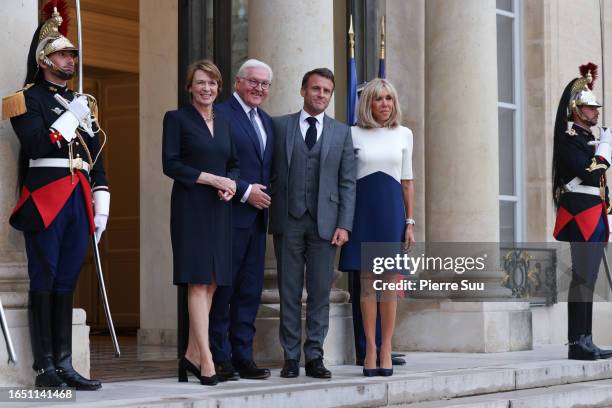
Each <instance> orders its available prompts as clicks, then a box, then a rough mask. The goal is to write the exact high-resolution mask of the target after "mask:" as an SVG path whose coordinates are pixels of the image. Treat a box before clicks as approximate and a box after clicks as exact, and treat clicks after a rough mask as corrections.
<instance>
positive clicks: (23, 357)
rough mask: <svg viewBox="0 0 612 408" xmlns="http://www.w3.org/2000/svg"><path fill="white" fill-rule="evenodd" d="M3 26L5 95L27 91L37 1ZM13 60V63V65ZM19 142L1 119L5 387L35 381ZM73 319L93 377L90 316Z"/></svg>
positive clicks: (84, 365)
mask: <svg viewBox="0 0 612 408" xmlns="http://www.w3.org/2000/svg"><path fill="white" fill-rule="evenodd" d="M3 7H4V9H3V12H2V14H1V15H0V25H2V27H3V28H4V30H5V32H6V36H5V38H4V41H3V47H4V50H3V55H4V56H5V57H6V58H4V61H5V62H4V63H2V67H1V69H0V96H6V95H9V94H12V93H13V92H15V91H17V90H19V89H21V87H22V86H23V80H24V79H25V75H26V59H27V54H28V50H29V47H30V41H31V40H32V33H33V32H34V30H36V27H37V25H38V7H37V2H7V3H6V4H3ZM9 61H11V62H9ZM18 157H19V141H18V140H17V137H16V136H15V133H14V132H13V128H12V127H11V123H10V121H9V120H0V178H1V181H0V220H2V222H0V299H1V300H2V305H3V307H4V310H5V314H6V318H7V322H8V326H9V332H10V334H11V338H12V341H13V345H14V347H15V352H16V354H17V359H18V364H17V365H8V364H6V361H7V358H8V357H7V351H6V347H5V345H4V339H0V362H2V363H1V364H0V386H3V387H6V386H30V385H32V384H33V382H34V372H33V371H32V351H31V348H30V333H29V330H28V314H27V304H28V287H29V282H28V273H27V259H26V254H25V248H24V244H23V235H22V234H21V233H20V232H19V231H17V230H15V229H13V228H12V227H11V226H10V225H9V223H8V218H9V215H10V214H11V211H12V209H13V207H14V206H15V204H16V203H17V199H18V191H17V186H16V184H17V162H18ZM74 312H75V313H74V317H73V325H74V327H73V363H74V366H75V368H76V369H77V370H78V371H79V372H81V373H82V374H84V375H86V376H88V375H89V327H88V326H86V325H85V313H84V311H83V310H82V309H75V310H74Z"/></svg>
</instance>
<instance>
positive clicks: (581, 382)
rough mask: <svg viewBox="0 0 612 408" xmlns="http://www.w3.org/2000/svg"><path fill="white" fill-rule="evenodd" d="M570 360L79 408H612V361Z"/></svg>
mask: <svg viewBox="0 0 612 408" xmlns="http://www.w3.org/2000/svg"><path fill="white" fill-rule="evenodd" d="M564 354H565V348H564V347H562V346H547V347H544V348H539V349H536V350H533V351H526V352H513V353H496V354H467V353H409V354H408V355H407V361H408V364H407V365H406V366H404V367H400V368H399V369H396V373H395V375H394V376H392V377H389V378H383V377H373V378H365V377H363V376H361V373H360V368H358V367H354V366H333V367H330V368H331V369H332V372H333V375H334V378H333V379H332V380H329V381H326V380H315V379H311V378H308V377H305V376H304V375H303V374H304V373H303V369H302V372H301V374H302V375H301V376H300V377H299V378H298V379H295V380H289V379H283V378H280V377H279V370H278V369H275V370H273V371H272V378H270V379H268V380H266V381H255V380H241V381H237V382H229V383H223V384H221V385H218V386H216V387H203V386H201V385H199V384H198V383H197V382H196V381H195V379H193V378H192V379H191V381H190V383H188V384H179V383H178V382H176V379H160V380H149V381H124V382H116V383H107V384H104V389H103V390H102V391H100V392H89V393H85V392H80V393H78V394H77V403H78V406H79V407H156V408H157V407H169V408H170V407H172V408H179V407H181V408H182V407H189V408H191V407H198V408H200V407H207V408H208V407H210V408H213V407H215V408H217V407H239V408H247V407H258V408H273V407H283V408H284V407H290V408H299V407H308V408H310V407H316V408H323V407H384V406H401V407H408V408H434V407H435V408H438V407H462V408H465V407H478V408H498V407H499V408H502V407H503V408H510V407H511V408H517V407H520V408H539V407H542V408H552V407H585V406H612V360H610V361H607V360H598V361H569V360H567V359H565V358H564ZM19 405H20V406H23V407H25V406H35V404H32V405H28V404H19ZM45 406H57V405H54V404H50V403H45ZM66 406H72V407H73V406H74V403H71V404H66Z"/></svg>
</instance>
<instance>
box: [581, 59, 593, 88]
mask: <svg viewBox="0 0 612 408" xmlns="http://www.w3.org/2000/svg"><path fill="white" fill-rule="evenodd" d="M589 71H591V76H592V77H593V80H592V81H591V83H590V84H588V85H587V86H588V87H589V89H590V90H593V84H595V80H596V79H597V65H595V64H593V63H592V62H587V63H586V64H584V65H581V66H580V75H581V76H582V77H585V76H586V75H587V74H588V72H589Z"/></svg>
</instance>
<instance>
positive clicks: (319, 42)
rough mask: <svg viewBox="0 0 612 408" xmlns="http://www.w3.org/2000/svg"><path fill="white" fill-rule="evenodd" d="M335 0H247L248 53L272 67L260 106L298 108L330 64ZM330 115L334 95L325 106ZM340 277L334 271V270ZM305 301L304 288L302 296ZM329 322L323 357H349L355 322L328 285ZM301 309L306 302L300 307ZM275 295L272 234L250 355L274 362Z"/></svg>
mask: <svg viewBox="0 0 612 408" xmlns="http://www.w3.org/2000/svg"><path fill="white" fill-rule="evenodd" d="M333 11H334V10H333V2H332V1H328V0H313V1H311V2H300V1H284V0H250V1H249V57H251V58H257V59H259V60H262V61H264V62H266V63H267V64H269V65H270V66H271V67H272V70H273V71H274V78H273V81H272V88H271V91H270V95H269V97H268V100H267V101H266V103H265V104H264V105H263V108H264V109H265V110H266V111H267V112H268V113H270V114H271V115H273V116H276V115H283V114H287V113H293V112H297V111H298V110H300V109H301V108H302V97H301V96H300V87H301V83H302V77H303V75H304V74H305V73H306V72H307V71H309V70H311V69H314V68H320V67H327V68H329V69H332V70H333V68H334V32H333V29H334V13H333ZM326 112H327V114H328V115H330V116H332V117H333V116H334V101H333V100H332V101H331V102H330V104H329V108H328V109H327V111H326ZM336 277H338V274H337V276H336ZM302 300H303V301H305V294H304V297H303V299H302ZM330 300H331V302H332V305H331V309H330V325H329V332H328V334H327V340H326V342H325V360H326V362H328V363H332V364H343V363H348V362H351V361H353V359H354V354H355V353H354V348H353V347H354V345H353V328H352V318H351V308H350V304H349V303H347V301H348V293H346V292H345V291H341V290H339V289H335V288H334V289H332V294H331V296H330ZM303 310H304V311H305V305H304V307H303ZM279 311H280V305H279V295H278V286H277V280H276V260H275V257H274V247H273V244H272V239H271V238H269V239H268V242H267V249H266V270H265V284H264V293H263V294H262V305H261V307H260V310H259V314H258V317H257V322H256V326H257V335H256V336H255V343H254V346H253V347H254V359H255V361H257V362H258V363H262V364H266V363H267V364H274V363H276V364H278V363H282V361H283V352H282V348H281V347H280V343H279V340H278V325H279Z"/></svg>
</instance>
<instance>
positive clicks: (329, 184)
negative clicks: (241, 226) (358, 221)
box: [269, 112, 356, 240]
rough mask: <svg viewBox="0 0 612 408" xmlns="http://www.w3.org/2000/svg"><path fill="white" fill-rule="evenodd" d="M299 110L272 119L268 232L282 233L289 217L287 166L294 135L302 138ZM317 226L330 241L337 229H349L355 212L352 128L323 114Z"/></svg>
mask: <svg viewBox="0 0 612 408" xmlns="http://www.w3.org/2000/svg"><path fill="white" fill-rule="evenodd" d="M299 120H300V112H298V113H294V114H290V115H285V116H280V117H277V118H273V119H272V122H273V125H274V142H275V145H274V157H273V160H272V175H271V177H270V182H271V188H270V196H271V198H272V204H271V205H270V226H269V233H270V234H282V233H283V232H284V231H285V227H286V225H287V218H288V216H289V210H288V192H287V191H288V190H287V186H288V183H289V166H290V165H291V156H292V153H293V146H294V143H295V138H296V137H301V132H300V124H299ZM321 137H322V138H323V140H322V143H323V145H322V146H321V168H320V171H319V197H318V204H317V226H318V230H319V236H320V237H321V238H323V239H329V240H331V238H332V235H333V234H334V231H335V229H336V228H343V229H345V230H348V231H351V229H352V227H353V215H354V212H355V185H356V183H355V177H356V168H355V152H354V150H353V139H352V137H351V129H350V128H349V127H348V126H347V125H345V124H343V123H340V122H338V121H337V120H335V119H332V118H330V117H329V116H327V115H325V118H324V119H323V133H322V134H321Z"/></svg>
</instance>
